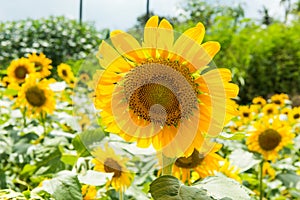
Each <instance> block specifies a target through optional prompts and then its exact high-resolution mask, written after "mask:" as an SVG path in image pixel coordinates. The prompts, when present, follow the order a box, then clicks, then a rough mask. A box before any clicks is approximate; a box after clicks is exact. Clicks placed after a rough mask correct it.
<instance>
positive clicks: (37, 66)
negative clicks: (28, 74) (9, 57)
mask: <svg viewBox="0 0 300 200" xmlns="http://www.w3.org/2000/svg"><path fill="white" fill-rule="evenodd" d="M34 66H35V71H37V72H40V71H42V68H43V65H42V63H40V62H34Z"/></svg>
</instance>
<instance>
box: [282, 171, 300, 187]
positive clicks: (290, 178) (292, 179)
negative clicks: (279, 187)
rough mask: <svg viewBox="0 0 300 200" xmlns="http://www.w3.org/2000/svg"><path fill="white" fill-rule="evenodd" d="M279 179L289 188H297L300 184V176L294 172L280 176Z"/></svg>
mask: <svg viewBox="0 0 300 200" xmlns="http://www.w3.org/2000/svg"><path fill="white" fill-rule="evenodd" d="M277 178H278V179H279V180H281V181H282V182H283V184H284V185H285V186H286V187H287V188H292V187H296V185H297V183H299V182H300V176H299V175H297V174H296V173H293V172H288V173H282V174H279V175H277Z"/></svg>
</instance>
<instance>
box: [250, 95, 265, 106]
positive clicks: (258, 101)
mask: <svg viewBox="0 0 300 200" xmlns="http://www.w3.org/2000/svg"><path fill="white" fill-rule="evenodd" d="M252 103H253V104H257V105H260V106H261V107H263V106H264V105H266V103H267V101H266V100H265V99H264V98H262V97H260V96H259V97H255V98H254V99H253V100H252Z"/></svg>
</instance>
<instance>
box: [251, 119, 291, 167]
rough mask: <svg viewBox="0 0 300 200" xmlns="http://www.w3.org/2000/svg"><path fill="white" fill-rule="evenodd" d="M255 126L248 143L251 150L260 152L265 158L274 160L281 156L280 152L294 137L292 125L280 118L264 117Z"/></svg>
mask: <svg viewBox="0 0 300 200" xmlns="http://www.w3.org/2000/svg"><path fill="white" fill-rule="evenodd" d="M254 128H255V130H254V131H253V132H251V133H250V136H249V137H248V138H247V142H246V144H247V146H248V149H249V150H250V151H254V152H258V153H260V154H261V155H262V156H263V157H264V159H265V160H271V161H274V160H275V159H276V158H277V157H278V156H279V155H278V152H279V151H280V150H281V149H283V147H284V146H286V145H288V144H290V143H292V139H293V138H294V134H293V133H292V132H291V127H290V126H288V125H287V124H286V123H283V122H282V121H280V120H279V119H278V118H272V119H270V118H262V119H260V120H259V121H257V123H256V124H255V125H254Z"/></svg>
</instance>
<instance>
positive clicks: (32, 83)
mask: <svg viewBox="0 0 300 200" xmlns="http://www.w3.org/2000/svg"><path fill="white" fill-rule="evenodd" d="M51 82H52V81H49V80H47V79H43V80H41V81H39V77H38V76H37V75H36V74H32V75H30V76H29V77H28V78H26V80H25V83H24V84H23V85H22V87H21V89H20V91H19V93H18V98H17V102H16V103H17V106H19V107H20V108H21V109H26V113H27V114H28V115H32V116H35V117H38V116H40V114H46V113H52V112H53V111H54V109H55V99H54V92H53V91H52V90H51V89H50V88H49V84H50V83H51Z"/></svg>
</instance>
